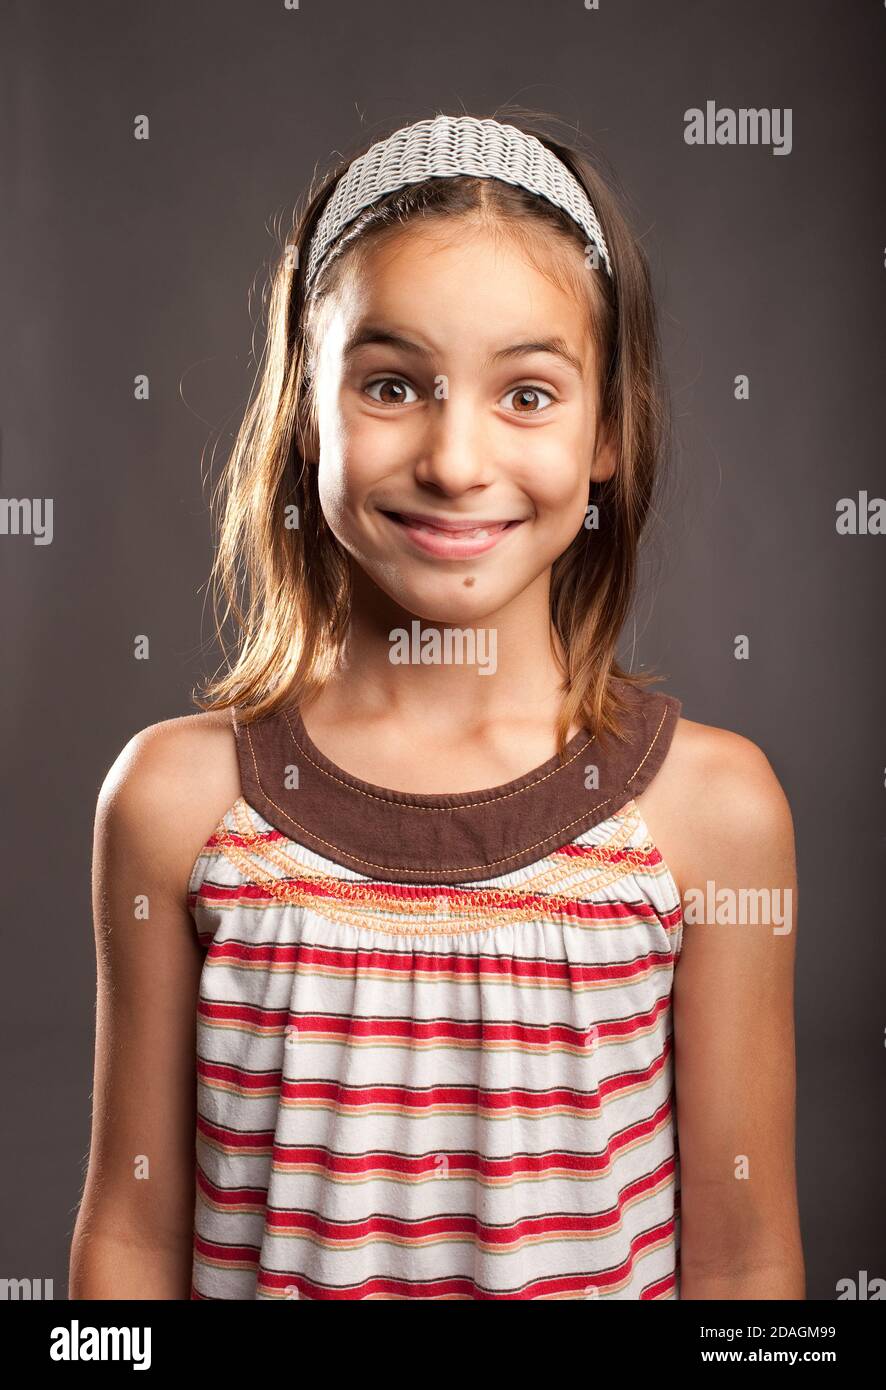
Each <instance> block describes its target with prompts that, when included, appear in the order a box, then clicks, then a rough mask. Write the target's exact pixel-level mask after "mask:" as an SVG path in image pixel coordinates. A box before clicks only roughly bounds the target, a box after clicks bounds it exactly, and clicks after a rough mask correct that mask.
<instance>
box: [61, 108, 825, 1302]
mask: <svg viewBox="0 0 886 1390" xmlns="http://www.w3.org/2000/svg"><path fill="white" fill-rule="evenodd" d="M666 420H667V414H666V400H665V393H664V391H663V387H662V374H661V372H660V366H659V352H658V344H657V328H656V317H655V310H654V305H653V300H652V295H651V291H650V277H649V272H648V267H647V263H646V260H645V258H644V255H643V253H642V251H641V248H640V246H639V244H638V242H637V240H636V239H635V237H634V236H633V234H632V232H631V230H630V227H629V225H628V221H627V218H626V216H625V215H624V213H623V211H622V210H621V208H620V204H619V200H618V198H617V196H616V194H615V192H614V191H613V189H612V188H611V187H610V186H609V183H608V181H607V179H606V178H605V177H604V176H603V174H602V173H601V172H600V171H599V170H598V169H597V168H596V167H595V166H594V164H593V163H592V162H590V161H589V160H587V159H586V158H584V157H583V156H582V155H580V154H579V153H577V152H576V151H574V150H572V149H570V148H568V147H567V146H565V145H563V144H560V143H557V142H554V141H553V140H551V139H550V138H548V137H547V136H546V135H542V134H538V135H537V134H534V133H533V131H532V129H531V128H530V127H528V126H526V125H525V124H524V123H523V122H522V120H517V121H516V122H515V123H507V124H506V123H503V122H500V121H497V120H478V119H475V118H473V117H468V116H458V117H450V116H447V115H438V116H437V117H435V118H434V119H432V120H426V121H419V122H417V123H416V124H414V125H411V126H408V127H405V128H403V129H401V130H398V131H396V132H394V133H393V134H392V135H391V136H389V137H388V138H387V139H384V140H379V141H377V142H375V143H373V144H372V145H371V147H370V148H369V149H368V151H367V152H365V153H364V154H363V155H362V156H360V157H358V158H357V159H355V160H354V161H353V162H352V163H350V164H346V165H344V166H343V167H342V168H340V169H338V170H336V171H335V172H334V173H333V174H332V175H331V176H330V177H329V178H327V179H326V180H325V181H324V182H323V183H322V186H320V187H319V189H318V190H317V191H316V193H315V194H314V196H312V197H311V198H310V199H309V202H308V204H307V207H306V208H305V210H304V213H303V215H302V216H301V218H300V220H299V222H298V224H297V226H296V229H295V231H294V234H293V236H292V239H291V241H290V243H289V244H288V245H287V246H286V247H285V248H284V250H283V253H282V255H281V257H280V261H279V266H278V267H277V269H276V273H275V278H274V283H273V292H272V296H271V299H270V304H269V321H268V337H267V345H266V349H265V354H264V359H263V363H262V369H261V372H260V375H259V378H258V381H257V387H256V391H255V394H254V398H253V401H252V403H251V405H250V407H249V410H248V412H247V416H246V419H245V422H244V424H243V427H242V431H241V433H240V436H239V438H238V440H237V444H236V447H235V449H234V451H233V454H232V456H231V459H230V461H229V465H228V469H227V474H226V479H225V483H226V486H225V491H224V501H225V508H224V514H223V524H222V529H221V536H220V545H219V549H218V559H217V564H218V581H219V586H220V588H219V591H220V593H221V594H222V595H223V597H224V599H225V604H226V606H225V610H224V614H223V622H224V621H227V620H228V619H229V618H233V619H234V621H235V623H236V624H237V629H238V635H239V640H238V645H237V650H236V652H235V653H234V654H233V657H232V659H231V660H230V661H229V663H228V670H227V672H226V673H225V674H224V675H223V677H222V678H220V679H218V680H217V681H216V682H215V683H214V684H212V685H211V686H210V687H209V688H208V691H207V693H206V694H205V695H204V698H203V700H202V704H201V707H202V711H203V712H202V713H199V714H196V715H191V716H188V717H186V718H183V719H174V720H169V721H167V722H164V723H161V724H158V725H155V726H153V727H151V728H149V729H146V730H144V731H143V732H141V733H139V734H138V735H137V736H136V737H135V738H133V739H132V741H131V742H130V743H129V744H128V745H127V747H126V748H125V749H124V750H123V752H122V753H121V755H120V756H119V758H118V759H117V761H116V763H115V764H114V766H113V768H112V769H111V772H110V773H109V774H108V777H107V779H106V781H105V784H104V786H103V788H102V792H101V796H100V799H99V806H98V815H97V822H96V842H95V867H94V881H95V917H96V940H97V947H98V1020H97V1048H96V1072H95V1094H94V1118H93V1135H92V1149H91V1157H90V1164H89V1171H88V1176H87V1181H86V1187H85V1193H84V1197H83V1201H82V1204H81V1209H80V1213H79V1217H78V1223H77V1229H76V1232H75V1238H74V1246H73V1252H72V1285H71V1294H72V1296H73V1297H81V1298H104V1297H110V1296H117V1297H124V1298H184V1297H189V1296H190V1297H192V1298H204V1299H253V1298H256V1299H286V1298H306V1299H361V1298H398V1299H404V1298H405V1299H411V1298H421V1299H438V1298H441V1299H449V1298H459V1299H498V1298H504V1299H558V1298H565V1299H569V1298H577V1299H588V1298H616V1299H656V1298H677V1297H682V1298H689V1299H710V1298H730V1299H743V1298H755V1299H767V1298H781V1299H785V1298H802V1297H803V1288H804V1285H803V1262H802V1255H801V1247H800V1238H799V1229H798V1217H797V1203H796V1192H795V1176H794V1039H793V1001H792V986H793V968H794V934H793V931H792V920H791V919H790V915H788V916H787V918H786V917H785V914H784V913H781V915H776V914H775V913H771V912H770V911H769V906H770V905H771V904H772V903H773V902H775V903H781V904H790V903H792V901H793V896H792V895H793V893H794V887H795V885H794V857H793V835H792V826H791V817H790V811H789V808H788V806H787V803H786V800H785V797H784V794H783V792H782V790H781V788H780V786H779V784H778V782H777V780H776V778H775V776H774V774H773V772H772V769H771V767H770V766H769V763H768V762H767V759H766V758H765V756H764V755H763V753H762V752H761V751H760V750H759V748H757V747H756V746H755V745H754V744H753V743H750V742H749V741H748V740H747V739H744V738H742V737H740V736H738V735H736V734H733V733H729V732H727V731H724V730H721V729H716V728H710V727H708V726H705V725H703V724H697V723H694V722H691V721H689V720H686V719H683V718H681V717H680V703H679V701H678V700H677V699H676V698H675V697H674V696H671V695H665V694H662V693H660V692H656V691H653V690H651V689H649V688H648V686H649V678H648V677H645V678H641V677H638V676H637V675H635V674H630V673H628V672H627V671H625V670H622V669H621V667H620V666H619V664H618V662H617V660H616V655H615V650H616V644H617V641H618V638H619V632H620V629H621V627H622V624H623V622H624V619H625V617H626V614H627V612H628V610H629V607H630V604H631V598H632V592H633V585H634V578H635V571H636V565H637V556H638V544H639V541H640V538H641V532H642V530H643V527H644V523H645V521H646V519H647V515H648V513H649V510H650V505H651V501H652V498H653V495H654V493H653V489H654V483H655V478H656V470H657V468H658V465H659V463H660V460H661V456H662V453H663V449H664V445H665V442H666ZM229 655H230V654H229ZM198 703H201V702H200V701H198ZM749 903H751V904H755V905H756V906H755V907H754V909H753V912H752V914H751V920H750V921H749V920H747V916H748V914H747V912H744V913H743V911H742V905H743V904H744V905H745V906H747V905H748V904H749ZM712 904H714V908H713V910H712ZM690 908H691V910H690ZM758 908H759V909H760V910H759V911H758V910H757V909H758ZM678 1132H679V1152H678V1148H677V1134H678ZM195 1150H196V1154H195Z"/></svg>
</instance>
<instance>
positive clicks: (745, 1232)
mask: <svg viewBox="0 0 886 1390" xmlns="http://www.w3.org/2000/svg"><path fill="white" fill-rule="evenodd" d="M710 732H711V733H716V734H717V735H719V737H718V738H717V739H716V740H715V742H716V744H717V747H716V748H715V749H712V748H710V747H709V748H708V749H707V752H706V754H705V756H704V758H703V759H702V761H703V762H704V764H705V765H704V766H703V767H698V768H697V771H698V772H699V773H700V774H701V776H700V780H699V781H697V782H696V780H695V779H691V780H692V783H693V785H696V787H697V794H696V795H695V796H694V797H692V798H691V802H690V804H688V805H687V806H686V807H685V817H686V821H685V824H684V826H683V834H682V843H683V844H684V845H686V846H687V847H688V848H687V850H686V857H685V859H684V862H683V864H682V865H681V878H682V882H680V885H679V886H680V888H681V891H682V895H683V904H684V914H686V916H687V917H692V916H695V915H699V916H700V917H701V920H700V921H695V922H693V921H691V920H687V921H686V922H685V925H684V936H683V950H682V953H681V956H680V959H679V961H678V964H677V969H676V975H675V984H674V1035H675V1045H676V1093H677V1130H678V1143H679V1152H680V1168H681V1298H684V1299H716V1298H728V1299H744V1298H747V1299H802V1298H804V1297H805V1277H804V1267H803V1253H802V1247H801V1241H800V1230H799V1217H798V1210H797V1192H796V1173H795V1156H794V1146H795V1050H794V960H795V941H796V932H795V928H796V906H797V884H796V870H795V859H794V837H793V826H792V821H791V813H790V808H789V806H788V803H787V800H786V798H785V796H784V793H783V791H782V789H781V787H780V785H779V783H778V781H777V779H776V777H775V775H774V773H773V771H772V768H771V767H770V765H769V763H768V761H767V760H766V758H765V756H764V755H763V753H762V752H761V751H760V750H759V749H758V748H757V747H756V745H754V744H752V743H750V742H749V741H748V740H745V739H740V738H738V736H736V735H732V734H727V733H723V731H710ZM709 884H711V885H713V894H714V897H713V901H714V903H715V904H716V906H717V911H716V913H715V918H714V920H713V921H711V920H710V912H709V910H708V907H707V903H708V901H710V898H711V890H710V889H709V887H708V885H709ZM692 890H695V894H696V895H700V897H699V896H694V895H693V891H692ZM742 890H751V893H752V894H753V896H750V895H748V894H747V893H745V896H744V899H743V898H742ZM757 890H762V892H757ZM754 903H756V916H757V921H756V924H755V922H754V920H753V919H754V914H755V909H754V906H753V905H754ZM702 904H705V905H704V906H702ZM742 904H743V905H742ZM766 916H768V917H769V919H770V920H769V922H768V923H767V922H766V921H765V920H764V918H765V917H766ZM779 917H781V918H782V921H781V922H779V921H777V920H776V919H777V918H779ZM724 918H728V919H730V920H725V921H724V920H722V919H724ZM742 919H744V920H742ZM785 928H787V930H785Z"/></svg>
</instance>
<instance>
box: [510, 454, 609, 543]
mask: <svg viewBox="0 0 886 1390" xmlns="http://www.w3.org/2000/svg"><path fill="white" fill-rule="evenodd" d="M590 454H591V450H590V446H589V445H588V442H587V437H586V435H585V434H584V433H583V432H582V431H580V430H578V429H574V430H568V431H563V432H562V433H561V432H560V431H557V432H556V435H555V433H554V431H551V432H550V433H548V432H545V433H544V434H542V432H541V431H539V436H538V439H537V440H530V441H529V447H527V449H526V451H525V454H524V458H523V460H522V461H521V465H520V467H519V469H518V470H516V471H515V474H514V479H515V481H516V483H517V485H518V487H520V488H521V489H522V490H523V491H524V492H525V493H526V495H527V496H528V497H530V498H531V500H532V502H533V503H534V505H535V510H536V514H537V517H538V520H539V521H540V522H542V523H543V524H544V525H545V526H546V527H550V528H551V529H552V530H553V531H555V532H557V533H559V532H560V531H561V530H568V529H569V527H570V526H573V523H574V526H573V530H574V529H575V528H576V527H577V526H579V525H580V524H581V520H582V518H583V516H584V513H585V507H586V505H587V500H588V492H589V489H590V482H591V458H590Z"/></svg>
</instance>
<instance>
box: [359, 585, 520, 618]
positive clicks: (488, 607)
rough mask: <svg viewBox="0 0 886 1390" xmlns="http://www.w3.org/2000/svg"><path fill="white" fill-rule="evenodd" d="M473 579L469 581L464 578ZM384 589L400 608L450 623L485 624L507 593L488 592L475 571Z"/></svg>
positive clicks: (418, 616)
mask: <svg viewBox="0 0 886 1390" xmlns="http://www.w3.org/2000/svg"><path fill="white" fill-rule="evenodd" d="M466 579H467V580H471V579H473V581H474V582H473V584H467V585H466V584H465V580H466ZM385 592H386V593H387V594H388V595H389V597H390V598H392V599H393V600H394V602H395V603H396V604H398V605H399V607H400V608H402V609H403V610H404V612H406V613H409V614H410V616H411V617H413V618H422V619H424V621H425V622H428V623H449V624H450V625H451V626H454V627H466V626H472V627H486V626H489V623H488V622H487V621H486V620H487V619H489V618H491V617H492V616H493V615H494V614H495V613H498V612H500V610H501V608H502V607H503V606H504V604H505V603H506V602H507V598H508V596H507V595H499V594H492V593H490V590H489V588H488V586H487V585H484V584H483V581H482V579H481V578H480V576H479V575H472V574H461V575H449V576H447V577H446V578H444V577H443V576H441V575H435V576H434V577H433V578H432V579H431V581H430V582H429V583H428V584H421V585H415V586H411V585H410V586H406V585H404V586H403V587H399V586H398V587H397V588H394V589H388V588H385Z"/></svg>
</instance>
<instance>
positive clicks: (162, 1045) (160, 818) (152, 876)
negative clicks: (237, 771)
mask: <svg viewBox="0 0 886 1390" xmlns="http://www.w3.org/2000/svg"><path fill="white" fill-rule="evenodd" d="M193 729H194V721H193V719H189V720H181V721H169V723H167V724H164V725H157V726H154V728H153V729H149V730H145V731H144V732H143V733H141V734H139V735H137V736H136V738H135V739H133V740H132V741H131V742H130V744H128V745H127V747H126V748H125V749H124V751H123V753H122V754H121V755H120V757H119V758H118V760H117V762H116V763H115V764H114V767H113V768H112V769H111V771H110V773H109V774H108V777H107V778H106V780H105V783H104V785H103V787H102V791H101V795H100V797H99V801H98V808H97V814H96V822H95V844H94V859H93V912H94V925H95V945H96V960H97V1007H96V1047H95V1076H94V1088H93V1116H92V1140H91V1147H90V1158H89V1168H88V1173H87V1178H86V1184H85V1188H84V1193H83V1199H82V1202H81V1205H80V1210H79V1213H78V1217H77V1223H76V1227H75V1231H74V1238H73V1242H72V1247H71V1271H70V1297H71V1298H85V1299H103V1298H133V1299H175V1298H188V1297H189V1295H190V1275H191V1253H192V1252H191V1241H192V1232H193V1213H194V1197H195V1192H194V1137H195V1135H194V1126H195V1112H196V1076H195V1065H196V1064H195V1047H196V1036H195V1032H196V998H197V991H198V985H199V978H200V971H201V968H202V964H203V958H204V953H203V950H202V949H201V947H200V946H199V944H198V941H197V937H196V932H195V928H194V923H193V920H192V918H191V916H190V914H189V912H188V910H187V906H186V891H187V878H188V875H189V873H190V868H191V865H192V864H193V861H194V858H195V857H196V855H197V853H198V852H199V850H200V848H201V847H202V844H203V843H205V840H206V838H207V837H208V835H209V833H210V832H211V830H212V829H213V828H214V825H215V824H216V823H217V821H218V819H219V818H220V815H221V814H222V813H223V811H224V809H226V805H229V804H231V801H233V800H234V797H235V795H236V792H234V795H231V786H230V783H229V782H228V784H227V785H218V783H219V774H216V777H215V783H214V784H213V785H211V786H210V787H209V788H208V789H207V788H206V787H205V785H204V784H203V783H201V779H200V778H199V777H195V776H194V773H195V771H197V769H198V764H199V761H200V758H201V756H203V754H204V753H205V752H208V751H210V750H209V748H208V744H207V739H206V734H207V733H208V732H209V730H208V727H207V726H205V725H204V726H203V728H202V730H201V733H202V737H201V738H200V739H196V740H195V735H194V732H193ZM198 744H200V745H203V747H199V748H198ZM218 749H219V744H218V741H217V740H216V750H217V751H218ZM221 751H222V754H223V755H224V748H223V746H222V749H221ZM229 772H230V760H228V762H227V763H224V761H223V763H222V766H221V768H220V769H219V773H221V774H223V773H228V774H229ZM209 781H210V782H212V781H213V778H212V776H210V777H209ZM228 796H230V801H227V800H226V798H227V797H228Z"/></svg>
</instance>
